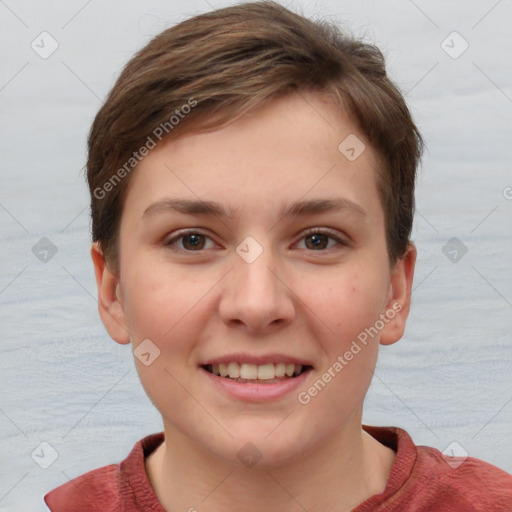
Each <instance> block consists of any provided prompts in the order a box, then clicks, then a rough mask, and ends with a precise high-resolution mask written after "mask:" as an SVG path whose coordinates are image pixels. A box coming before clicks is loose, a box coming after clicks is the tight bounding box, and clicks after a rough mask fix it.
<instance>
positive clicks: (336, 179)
mask: <svg viewBox="0 0 512 512" xmlns="http://www.w3.org/2000/svg"><path fill="white" fill-rule="evenodd" d="M354 156H355V158H354ZM376 165H377V161H376V157H375V153H374V151H373V149H372V148H371V147H370V146H369V144H368V143H367V142H366V140H365V137H364V136H363V134H361V133H360V132H359V130H358V129H357V127H356V125H355V123H353V121H352V120H351V119H350V118H349V117H348V116H347V115H346V114H344V113H343V112H342V110H341V109H340V107H339V106H338V105H337V104H335V103H334V101H333V100H331V99H330V98H328V97H326V96H324V95H322V94H320V93H300V94H299V93H293V94H290V95H287V96H284V97H281V98H279V99H276V100H273V101H271V102H270V103H268V104H267V105H265V106H264V107H261V108H259V109H257V110H254V111H252V112H250V113H248V114H246V115H245V116H243V117H242V118H240V119H238V120H237V121H235V122H233V123H231V124H230V125H228V126H226V127H224V128H221V129H219V130H213V131H210V132H204V133H188V134H186V135H183V136H181V137H179V138H177V139H174V140H169V141H167V142H165V141H164V143H162V144H161V145H159V146H157V147H156V148H155V149H153V150H151V151H150V153H149V154H148V156H146V157H145V158H144V159H143V160H142V161H141V162H140V163H139V165H138V167H137V168H136V170H135V171H134V172H133V175H132V176H131V179H130V185H129V189H128V194H127V196H126V203H130V208H129V209H128V211H129V212H130V211H133V212H137V214H138V215H139V216H142V215H143V214H144V212H145V211H146V210H147V209H148V207H151V205H152V204H154V203H155V202H157V201H160V202H162V201H164V200H166V199H168V198H169V197H172V198H176V197H179V198H185V199H189V200H198V199H201V200H206V201H210V202H215V203H220V204H221V205H224V206H223V208H222V209H223V210H224V211H225V212H228V213H231V214H238V213H240V212H243V211H248V210H251V211H252V212H253V213H256V212H257V213H259V214H261V212H262V211H263V210H264V211H266V210H268V209H269V208H270V207H271V205H272V204H275V208H277V210H275V212H276V214H277V212H278V211H279V213H281V214H282V213H283V208H284V204H291V203H292V202H295V203H297V200H298V199H300V198H304V199H319V198H324V199H326V198H328V197H333V196H337V197H338V196H342V197H343V198H344V200H345V201H346V202H352V203H354V204H360V203H361V202H363V203H369V206H371V203H372V201H373V202H375V198H376V194H377V188H376V172H375V169H376ZM196 203H197V201H196ZM296 206H297V205H296Z"/></svg>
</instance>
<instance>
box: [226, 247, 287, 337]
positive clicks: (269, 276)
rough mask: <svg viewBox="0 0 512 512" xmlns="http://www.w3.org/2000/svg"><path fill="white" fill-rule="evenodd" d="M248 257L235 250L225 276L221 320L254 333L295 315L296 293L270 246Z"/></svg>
mask: <svg viewBox="0 0 512 512" xmlns="http://www.w3.org/2000/svg"><path fill="white" fill-rule="evenodd" d="M249 261H250V260H249ZM249 261H247V260H245V259H244V258H243V257H241V256H239V255H238V254H237V253H234V254H233V269H232V270H231V272H229V273H228V275H227V276H226V278H225V279H223V280H222V283H223V289H222V296H221V299H220V304H219V313H220V316H221V318H222V320H223V321H224V323H226V324H227V325H229V326H230V327H235V328H238V329H242V330H245V331H246V332H249V333H251V334H255V333H259V334H265V333H269V332H272V331H274V330H276V329H280V328H282V327H284V326H285V325H288V324H289V323H290V322H291V321H292V320H293V318H294V316H295V306H294V298H293V297H294V294H293V290H291V289H290V287H289V285H287V283H286V281H287V279H286V276H285V272H284V269H283V267H282V265H279V264H278V261H277V257H276V256H275V255H273V254H272V251H271V250H270V249H264V250H263V252H262V253H261V254H260V255H259V256H258V257H257V258H256V259H255V260H254V261H252V262H249Z"/></svg>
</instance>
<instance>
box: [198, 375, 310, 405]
mask: <svg viewBox="0 0 512 512" xmlns="http://www.w3.org/2000/svg"><path fill="white" fill-rule="evenodd" d="M199 370H200V371H201V372H202V373H203V374H204V375H206V377H208V378H209V379H210V381H211V382H212V384H213V385H214V386H216V387H217V388H218V389H220V390H221V391H223V392H224V393H226V394H228V395H230V396H232V397H234V398H238V399H240V400H245V401H246V402H265V401H268V400H275V399H277V398H281V397H282V396H285V395H287V394H289V393H292V392H293V391H295V390H296V389H297V388H298V387H299V386H300V385H301V384H304V382H305V380H306V379H307V378H308V375H309V374H310V372H311V370H312V368H309V369H308V370H306V371H305V372H303V373H301V374H300V375H298V376H297V377H294V378H290V379H286V380H283V381H282V382H274V383H272V384H256V383H252V382H248V383H243V382H236V381H235V380H231V379H227V378H225V377H218V376H217V375H214V374H213V373H210V372H209V371H207V370H205V369H204V368H202V367H199Z"/></svg>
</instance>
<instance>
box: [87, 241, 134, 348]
mask: <svg viewBox="0 0 512 512" xmlns="http://www.w3.org/2000/svg"><path fill="white" fill-rule="evenodd" d="M91 258H92V261H93V264H94V273H95V275H96V285H97V288H98V311H99V314H100V317H101V321H102V322H103V325H104V326H105V329H106V330H107V332H108V333H109V334H110V336H111V337H112V339H113V340H114V341H116V342H117V343H120V344H123V345H124V344H127V343H130V332H129V330H128V327H127V323H126V316H125V311H124V303H123V300H122V293H121V288H120V283H119V279H118V277H117V276H116V275H115V274H114V273H113V272H111V270H110V269H109V268H108V266H107V265H106V263H105V259H104V257H103V251H102V250H101V248H100V246H99V244H98V243H97V242H94V243H93V244H92V246H91Z"/></svg>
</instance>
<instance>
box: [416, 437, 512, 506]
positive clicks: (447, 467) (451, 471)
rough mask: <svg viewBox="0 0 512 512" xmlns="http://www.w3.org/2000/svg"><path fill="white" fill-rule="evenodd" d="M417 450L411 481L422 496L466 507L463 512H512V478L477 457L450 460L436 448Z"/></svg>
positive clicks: (419, 448)
mask: <svg viewBox="0 0 512 512" xmlns="http://www.w3.org/2000/svg"><path fill="white" fill-rule="evenodd" d="M417 448H418V458H417V461H416V465H415V471H414V472H413V474H412V475H411V477H412V479H413V481H414V479H416V480H417V485H418V487H421V488H422V489H419V488H418V491H419V492H420V493H421V492H424V493H425V494H427V495H430V498H431V499H433V500H434V499H437V500H439V499H442V500H443V501H444V502H445V504H446V502H451V503H453V506H458V507H461V506H464V508H463V509H462V510H467V511H468V512H473V511H474V512H480V511H486V512H511V511H512V475H510V474H508V473H506V472H505V471H503V470H502V469H500V468H498V467H496V466H493V465H492V464H489V463H487V462H484V461H482V460H479V459H475V458H473V457H467V458H466V457H448V456H446V455H444V454H442V453H441V452H440V451H439V450H437V449H436V448H431V447H427V446H418V447H417ZM434 493H435V496H434ZM432 510H435V508H434V509H432ZM447 510H448V509H447Z"/></svg>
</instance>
